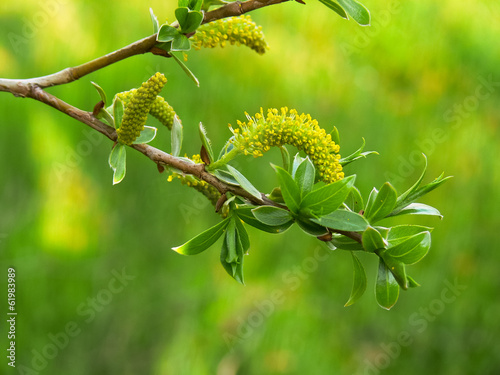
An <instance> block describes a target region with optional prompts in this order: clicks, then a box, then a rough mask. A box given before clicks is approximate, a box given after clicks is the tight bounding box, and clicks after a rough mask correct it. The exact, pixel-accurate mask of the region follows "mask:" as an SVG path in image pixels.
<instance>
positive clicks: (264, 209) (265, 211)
mask: <svg viewBox="0 0 500 375" xmlns="http://www.w3.org/2000/svg"><path fill="white" fill-rule="evenodd" d="M252 213H253V215H254V216H255V217H256V218H257V220H259V221H260V222H261V223H264V224H267V225H271V226H280V225H285V224H287V223H288V222H290V221H293V217H292V214H291V213H290V211H287V210H284V209H282V208H279V207H273V206H260V207H257V208H254V209H253V210H252Z"/></svg>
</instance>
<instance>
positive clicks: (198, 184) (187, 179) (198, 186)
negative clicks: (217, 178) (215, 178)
mask: <svg viewBox="0 0 500 375" xmlns="http://www.w3.org/2000/svg"><path fill="white" fill-rule="evenodd" d="M191 160H192V161H193V162H195V163H198V164H199V163H203V162H202V160H201V157H200V155H199V154H197V155H193V156H192V157H191ZM174 178H178V179H179V180H181V183H182V184H183V185H186V186H190V187H192V188H194V189H195V190H196V191H199V192H200V193H202V194H203V195H204V196H205V197H207V199H208V200H209V201H210V202H211V203H212V204H213V205H214V206H215V205H216V203H217V201H218V200H219V197H220V192H219V191H218V190H217V189H216V188H215V187H213V186H212V185H210V184H209V183H208V182H206V181H203V180H199V179H197V178H196V177H194V176H192V175H185V174H180V173H177V172H173V173H172V174H171V175H170V176H168V181H173V179H174Z"/></svg>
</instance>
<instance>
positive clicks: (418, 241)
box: [386, 232, 431, 264]
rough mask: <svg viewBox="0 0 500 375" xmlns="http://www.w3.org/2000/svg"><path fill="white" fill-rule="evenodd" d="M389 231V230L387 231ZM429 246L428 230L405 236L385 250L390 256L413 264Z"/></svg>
mask: <svg viewBox="0 0 500 375" xmlns="http://www.w3.org/2000/svg"><path fill="white" fill-rule="evenodd" d="M389 233H390V232H389ZM430 247H431V234H430V232H422V233H418V234H415V235H413V236H410V237H407V238H406V240H404V241H402V242H399V243H398V244H397V245H394V246H391V247H389V248H387V250H386V252H387V254H388V255H390V256H391V257H392V258H395V259H397V260H399V261H400V262H403V263H405V264H414V263H417V262H418V261H420V260H421V259H422V258H423V257H424V256H425V255H426V254H427V252H428V251H429V248H430Z"/></svg>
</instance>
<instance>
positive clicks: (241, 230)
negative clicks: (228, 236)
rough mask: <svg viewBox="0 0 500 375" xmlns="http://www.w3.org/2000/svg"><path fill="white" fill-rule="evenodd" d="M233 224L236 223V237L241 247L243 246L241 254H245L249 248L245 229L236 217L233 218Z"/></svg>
mask: <svg viewBox="0 0 500 375" xmlns="http://www.w3.org/2000/svg"><path fill="white" fill-rule="evenodd" d="M234 222H235V223H236V231H237V232H238V236H239V237H240V240H241V245H242V246H243V250H244V251H243V253H245V254H246V252H247V251H248V249H249V248H250V239H249V238H248V233H247V230H246V229H245V226H244V225H243V223H242V221H241V219H240V218H239V217H238V215H236V216H235V218H234Z"/></svg>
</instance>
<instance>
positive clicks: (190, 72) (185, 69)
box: [170, 53, 200, 87]
mask: <svg viewBox="0 0 500 375" xmlns="http://www.w3.org/2000/svg"><path fill="white" fill-rule="evenodd" d="M170 56H172V58H173V59H174V60H175V61H176V62H177V64H179V66H180V67H181V68H182V70H184V73H186V74H187V75H188V77H189V78H191V80H192V81H193V82H194V83H195V84H196V86H198V87H200V81H198V78H196V76H195V75H194V74H193V72H192V71H191V70H189V68H188V67H187V66H186V64H184V63H183V62H182V61H181V59H179V58H178V57H177V56H175V54H174V53H171V54H170Z"/></svg>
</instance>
